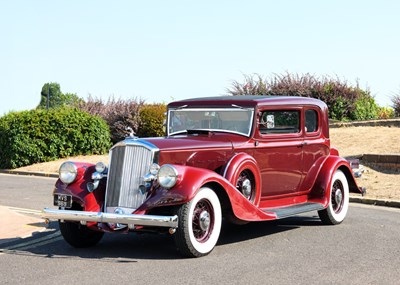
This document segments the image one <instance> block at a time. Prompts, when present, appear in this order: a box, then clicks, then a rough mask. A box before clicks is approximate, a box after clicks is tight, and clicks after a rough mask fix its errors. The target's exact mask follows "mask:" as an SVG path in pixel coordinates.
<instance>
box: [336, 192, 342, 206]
mask: <svg viewBox="0 0 400 285" xmlns="http://www.w3.org/2000/svg"><path fill="white" fill-rule="evenodd" d="M342 200H343V193H342V191H341V190H340V189H336V192H335V202H336V205H341V204H342Z"/></svg>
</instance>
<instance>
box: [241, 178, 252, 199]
mask: <svg viewBox="0 0 400 285" xmlns="http://www.w3.org/2000/svg"><path fill="white" fill-rule="evenodd" d="M242 193H243V195H244V196H245V197H246V198H247V199H249V198H250V196H251V181H250V180H249V179H245V180H244V181H243V184H242Z"/></svg>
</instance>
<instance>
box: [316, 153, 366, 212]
mask: <svg viewBox="0 0 400 285" xmlns="http://www.w3.org/2000/svg"><path fill="white" fill-rule="evenodd" d="M336 170H341V171H342V172H343V173H344V175H345V176H346V179H347V182H348V184H349V191H350V192H353V193H362V190H361V189H360V188H359V187H358V185H357V182H356V181H355V178H354V176H353V174H352V171H351V167H350V164H349V162H348V161H347V160H346V159H344V158H342V157H339V156H329V157H328V158H327V159H326V160H325V161H324V164H323V166H322V167H321V169H320V171H319V173H318V175H317V178H316V180H315V183H314V185H313V187H312V189H311V192H310V194H309V200H310V201H314V202H318V203H322V204H323V205H324V206H325V207H326V206H327V205H328V203H329V197H330V194H331V193H330V191H331V189H330V188H331V187H330V185H331V183H332V177H333V174H334V173H335V172H336Z"/></svg>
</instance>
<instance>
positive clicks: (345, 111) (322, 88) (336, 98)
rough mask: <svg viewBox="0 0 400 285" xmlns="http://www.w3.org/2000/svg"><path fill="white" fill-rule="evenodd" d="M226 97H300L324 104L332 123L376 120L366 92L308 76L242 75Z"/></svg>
mask: <svg viewBox="0 0 400 285" xmlns="http://www.w3.org/2000/svg"><path fill="white" fill-rule="evenodd" d="M227 93H228V94H230V95H234V96H235V95H275V96H303V97H311V98H316V99H320V100H322V101H324V102H325V103H326V104H327V105H328V108H329V118H330V119H333V120H365V119H377V118H378V108H379V107H378V105H377V104H376V103H375V99H374V98H373V97H372V96H371V95H370V92H369V91H368V90H362V89H361V88H359V87H358V84H357V86H356V87H353V86H350V85H349V84H348V83H347V82H346V81H342V80H340V79H339V78H330V77H321V78H319V77H315V76H313V75H310V74H308V73H307V74H303V75H298V74H290V73H286V74H282V75H279V74H275V75H274V76H273V77H271V78H266V79H264V78H262V77H261V76H260V75H258V74H255V75H244V82H242V83H240V82H238V81H234V82H233V83H232V87H231V88H228V89H227Z"/></svg>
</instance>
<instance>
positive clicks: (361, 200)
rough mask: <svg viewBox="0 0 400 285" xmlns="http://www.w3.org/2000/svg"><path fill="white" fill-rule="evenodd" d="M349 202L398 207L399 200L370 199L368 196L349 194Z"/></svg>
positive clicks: (399, 205)
mask: <svg viewBox="0 0 400 285" xmlns="http://www.w3.org/2000/svg"><path fill="white" fill-rule="evenodd" d="M350 202H352V203H360V204H365V205H374V206H384V207H390V208H400V201H396V200H384V199H370V198H364V197H354V196H350Z"/></svg>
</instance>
